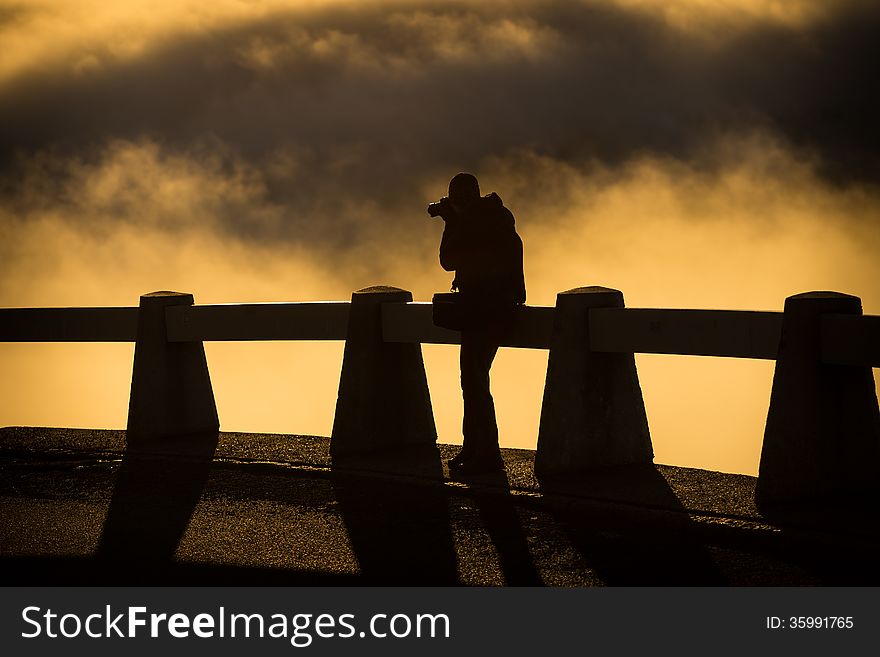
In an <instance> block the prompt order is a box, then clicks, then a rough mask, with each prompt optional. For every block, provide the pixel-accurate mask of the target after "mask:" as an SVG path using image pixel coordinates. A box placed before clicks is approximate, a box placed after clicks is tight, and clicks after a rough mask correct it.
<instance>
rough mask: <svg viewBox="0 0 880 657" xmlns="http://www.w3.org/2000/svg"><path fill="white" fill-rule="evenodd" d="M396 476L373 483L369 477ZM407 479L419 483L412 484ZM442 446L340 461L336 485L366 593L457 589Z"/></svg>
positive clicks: (334, 475)
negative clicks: (369, 590)
mask: <svg viewBox="0 0 880 657" xmlns="http://www.w3.org/2000/svg"><path fill="white" fill-rule="evenodd" d="M376 470H379V471H384V472H386V473H389V474H394V475H398V476H396V477H392V478H387V479H383V478H375V477H371V476H369V473H368V472H367V471H374V472H375V471H376ZM406 475H417V476H418V478H415V477H413V478H411V479H407V478H406ZM442 480H443V468H442V464H441V461H440V452H439V451H438V450H437V448H436V446H434V445H429V446H424V447H421V446H418V447H409V448H406V449H404V450H398V451H396V452H395V454H394V458H393V459H391V458H388V455H387V454H385V455H383V454H381V453H379V454H375V453H374V454H370V455H365V456H363V457H360V458H358V457H349V458H347V459H345V460H344V461H340V460H338V459H337V460H334V462H333V466H332V469H331V482H332V484H333V492H334V495H335V497H336V501H337V502H338V504H339V513H340V515H341V516H342V520H343V522H344V523H345V527H346V530H347V531H348V538H349V542H350V543H351V547H352V550H353V552H354V554H355V557H356V558H357V561H358V564H359V565H360V570H361V577H362V580H361V581H360V582H359V583H362V584H368V585H382V586H395V585H397V586H400V585H420V586H425V585H435V586H442V585H447V586H448V585H455V584H458V583H459V579H458V573H457V566H456V557H455V546H454V543H453V539H452V530H451V527H450V517H449V506H448V505H449V499H448V496H447V494H446V491H445V490H444V488H443V486H442V485H441V482H442Z"/></svg>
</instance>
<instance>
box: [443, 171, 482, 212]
mask: <svg viewBox="0 0 880 657" xmlns="http://www.w3.org/2000/svg"><path fill="white" fill-rule="evenodd" d="M479 198H480V183H479V182H477V178H476V176H474V175H472V174H470V173H457V174H455V175H454V176H453V177H452V180H450V181H449V200H450V201H452V204H453V205H456V206H458V207H461V208H466V207H467V206H469V205H470V204H471V203H473V202H474V201H477V200H479Z"/></svg>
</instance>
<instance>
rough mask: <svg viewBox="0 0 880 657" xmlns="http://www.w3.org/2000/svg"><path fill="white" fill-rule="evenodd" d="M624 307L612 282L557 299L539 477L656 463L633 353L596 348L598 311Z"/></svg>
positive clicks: (537, 462)
mask: <svg viewBox="0 0 880 657" xmlns="http://www.w3.org/2000/svg"><path fill="white" fill-rule="evenodd" d="M622 307H623V294H622V293H621V292H620V291H619V290H613V289H609V288H605V287H595V286H594V287H580V288H575V289H573V290H568V291H566V292H560V293H559V294H558V295H557V297H556V315H555V318H554V324H553V337H552V340H551V344H550V358H549V361H548V363H547V380H546V383H545V385H544V402H543V405H542V406H541V425H540V428H539V430H538V451H537V454H536V455H535V471H536V472H537V473H538V474H539V475H553V474H561V473H565V472H573V471H577V470H584V469H588V468H595V467H601V466H608V465H624V464H632V463H650V462H651V461H652V460H653V456H654V454H653V450H652V447H651V436H650V433H649V431H648V420H647V417H646V415H645V404H644V401H643V400H642V389H641V387H640V386H639V377H638V374H637V372H636V364H635V358H634V356H633V354H631V353H629V354H610V353H597V352H596V353H594V352H591V351H590V334H589V331H590V325H589V311H590V309H591V308H622Z"/></svg>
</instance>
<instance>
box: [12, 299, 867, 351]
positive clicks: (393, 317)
mask: <svg viewBox="0 0 880 657" xmlns="http://www.w3.org/2000/svg"><path fill="white" fill-rule="evenodd" d="M350 305H351V304H350V303H349V302H347V301H316V302H304V303H252V304H218V305H204V306H172V307H169V308H168V309H167V310H166V311H165V312H166V326H167V337H168V341H169V342H200V341H247V340H345V336H346V329H347V326H348V315H349V308H350ZM554 312H555V309H554V308H552V307H548V306H522V307H521V308H519V310H518V311H517V323H516V326H515V329H514V332H513V334H512V336H511V338H510V339H509V340H508V341H506V342H505V343H504V346H506V347H520V348H526V349H548V348H549V346H550V336H551V333H552V328H553V315H554ZM137 317H138V309H137V308H134V307H98V308H0V342H134V340H135V334H136V331H137ZM781 325H782V313H776V312H752V311H742V310H672V309H662V308H594V309H591V310H590V348H591V349H592V350H593V351H598V352H607V353H642V354H679V355H689V356H724V357H730V358H757V359H766V360H774V359H775V358H776V352H777V349H778V345H779V336H780V332H781ZM821 327H822V361H823V362H826V363H831V364H838V365H867V366H870V367H880V316H876V315H864V316H857V315H837V314H829V315H827V316H825V317H823V318H822V323H821ZM382 331H383V336H384V339H385V341H386V342H404V343H416V342H421V343H426V344H460V343H461V336H460V334H459V333H458V332H457V331H450V330H448V329H443V328H439V327H437V326H434V323H433V321H432V308H431V304H430V303H386V304H383V308H382Z"/></svg>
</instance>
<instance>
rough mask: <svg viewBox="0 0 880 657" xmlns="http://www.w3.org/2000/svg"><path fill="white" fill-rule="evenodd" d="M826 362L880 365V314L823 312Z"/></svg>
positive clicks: (823, 341) (821, 323)
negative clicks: (835, 313) (825, 313)
mask: <svg viewBox="0 0 880 657" xmlns="http://www.w3.org/2000/svg"><path fill="white" fill-rule="evenodd" d="M820 326H821V331H822V362H824V363H830V364H834V365H868V366H870V367H880V316H877V315H832V314H828V315H823V316H822V319H821V322H820Z"/></svg>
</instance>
